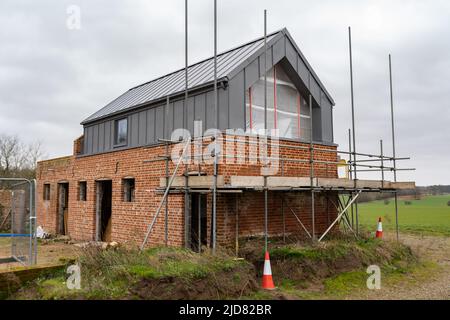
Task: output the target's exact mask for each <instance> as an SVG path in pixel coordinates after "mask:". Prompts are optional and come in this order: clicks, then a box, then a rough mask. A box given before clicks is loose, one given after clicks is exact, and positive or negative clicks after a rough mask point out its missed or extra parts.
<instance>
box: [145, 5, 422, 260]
mask: <svg viewBox="0 0 450 320" xmlns="http://www.w3.org/2000/svg"><path fill="white" fill-rule="evenodd" d="M216 11H217V5H216V1H214V113H215V121H216V128H218V126H217V124H218V109H217V61H216V59H217V12H216ZM185 35H186V38H185V41H186V46H185V50H186V52H185V57H186V74H185V80H186V87H185V97H186V98H187V91H188V72H187V70H188V68H187V66H188V65H187V62H188V60H187V50H188V47H187V1H186V33H185ZM348 40H349V59H350V90H351V114H352V116H351V124H352V128H351V129H348V142H349V145H348V150H338V149H334V148H326V147H324V146H320V147H318V144H316V143H314V141H313V124H312V119H313V113H312V107H313V102H312V96H311V95H309V109H310V122H311V123H310V140H309V143H308V144H307V145H299V144H297V145H292V144H289V143H287V142H283V144H280V145H279V147H282V148H292V149H295V150H296V151H298V154H302V155H305V156H306V157H307V158H305V159H298V158H290V157H277V158H274V157H269V156H268V155H267V150H268V148H267V141H268V137H267V129H268V126H267V12H266V10H264V48H265V50H264V57H265V58H264V63H265V65H264V70H265V72H264V83H265V92H264V129H265V133H266V137H265V141H266V146H265V150H266V153H265V155H263V157H262V158H261V157H257V160H258V159H259V160H261V159H262V160H263V163H267V161H271V160H276V161H279V163H280V166H281V176H278V175H277V176H270V175H267V174H264V175H260V176H230V177H229V178H230V181H229V182H227V183H226V182H225V179H224V177H223V176H220V175H219V165H220V164H219V159H222V160H223V159H225V158H228V157H234V158H240V157H245V155H244V156H242V155H235V154H233V155H228V154H227V153H224V152H223V148H218V142H221V143H222V144H223V143H224V142H225V143H227V142H232V143H245V144H247V145H248V144H252V143H259V141H257V142H255V141H252V139H250V137H251V136H252V134H251V133H247V134H246V135H244V136H243V138H244V139H242V138H240V139H229V138H228V137H227V136H223V135H222V136H218V135H217V133H214V135H213V136H202V137H194V138H190V137H189V138H186V137H185V139H183V140H182V141H181V142H180V141H172V140H167V139H159V141H160V142H161V143H163V144H165V155H161V156H160V157H159V158H156V159H149V160H146V161H144V163H150V162H154V161H165V162H166V163H165V177H164V178H161V182H160V188H159V191H160V192H163V198H162V199H161V202H160V205H159V206H158V209H157V211H156V213H155V215H154V216H153V219H152V221H151V223H150V224H149V226H148V229H147V232H146V235H145V239H144V241H143V243H142V245H141V249H143V248H144V247H145V245H146V243H147V241H148V238H149V236H150V234H151V232H152V229H153V226H154V224H155V221H156V219H157V218H158V215H159V213H160V211H161V208H162V206H163V205H164V204H165V205H166V206H165V224H164V226H165V243H166V245H167V243H168V242H167V238H168V236H167V235H168V222H167V221H168V215H169V212H168V206H167V204H168V198H169V194H170V193H171V192H180V193H181V192H182V193H184V195H185V205H184V210H185V212H184V217H185V228H186V230H187V228H188V226H189V207H190V206H189V203H188V201H189V194H192V193H211V194H212V206H211V228H210V231H211V234H210V244H209V245H210V248H211V250H212V252H214V251H215V248H216V232H217V230H216V219H217V215H216V210H217V206H216V203H217V194H218V193H236V194H239V193H242V192H244V191H249V190H254V191H263V192H264V239H265V240H264V247H265V250H267V243H268V240H267V239H268V192H269V191H283V192H289V191H308V192H310V196H311V221H312V230H310V231H309V230H307V228H306V227H305V225H304V224H303V223H302V221H301V219H300V218H299V217H298V215H296V214H295V212H294V210H293V209H292V208H290V207H289V206H288V209H289V212H290V213H292V214H293V215H294V216H295V218H296V220H297V222H298V223H299V225H300V226H301V228H302V230H303V231H305V233H306V234H307V235H308V237H309V238H310V239H311V240H312V241H322V240H323V239H324V238H325V237H326V236H327V234H329V232H330V231H331V230H332V229H333V227H334V226H335V225H336V224H338V223H343V224H344V225H345V226H346V228H348V229H349V230H350V231H351V232H352V234H354V235H355V236H356V237H358V236H359V212H358V202H357V199H358V197H359V196H360V195H361V193H363V192H389V193H392V194H393V195H394V200H395V201H394V206H395V207H394V209H395V225H396V237H397V240H398V239H399V227H398V224H399V220H398V206H397V191H398V190H401V189H411V188H414V187H415V184H414V182H397V171H410V170H415V169H414V168H398V167H397V161H400V160H408V159H410V158H409V157H396V152H395V126H394V102H393V89H392V66H391V55H389V88H390V109H391V128H392V147H393V150H392V155H391V156H387V155H385V152H384V150H383V141H382V140H380V153H379V154H370V153H361V152H357V150H356V132H355V103H354V88H353V61H352V39H351V28H350V27H349V28H348ZM167 103H169V98H167ZM186 118H187V117H185V119H186ZM259 139H261V138H259ZM211 141H212V142H213V145H214V148H213V151H212V154H211V156H212V157H213V163H212V173H211V174H210V175H207V174H206V175H205V173H202V172H201V165H200V164H199V165H198V171H197V172H194V173H193V174H190V172H189V170H188V165H186V166H185V171H184V174H183V176H177V171H178V168H179V166H180V164H181V163H182V161H183V160H190V159H192V158H200V157H203V154H195V152H194V155H193V156H189V157H187V156H186V152H187V151H188V150H189V151H190V149H191V148H192V147H194V146H193V144H197V147H198V143H200V144H201V145H202V146H203V144H204V143H208V142H211ZM282 141H285V140H282ZM297 142H298V141H297ZM177 143H184V146H183V148H182V153H181V155H180V157H179V159H178V162H177V164H176V166H175V169H174V171H173V173H172V174H171V175H170V174H169V161H170V160H171V158H170V155H169V149H170V148H169V146H170V145H171V144H177ZM202 149H203V148H202ZM194 150H195V147H194ZM315 151H318V152H321V153H330V154H332V155H334V157H335V158H336V160H335V161H327V160H320V159H317V157H315ZM340 156H344V157H348V160H347V162H346V163H345V164H343V163H342V161H339V160H340ZM249 157H250V155H249ZM290 162H294V163H304V164H308V165H309V176H298V177H292V176H285V175H284V171H285V169H284V167H285V165H286V164H287V163H290ZM387 162H390V163H391V165H386V163H387ZM199 163H200V161H199ZM225 165H228V164H225ZM317 165H326V167H327V173H328V166H331V167H332V168H336V170H334V169H333V173H337V167H338V166H342V165H345V166H347V172H348V177H346V178H344V179H340V178H335V177H332V178H329V177H328V176H327V177H319V176H318V175H317V174H316V172H315V168H316V166H317ZM363 172H380V180H362V179H358V173H363ZM386 172H391V173H393V177H394V181H387V180H385V173H386ZM329 191H334V192H337V193H338V197H337V199H338V203H333V204H334V206H335V207H336V209H337V211H338V214H337V217H336V218H335V219H334V220H333V221H332V222H330V223H329V225H328V228H327V229H326V230H325V232H323V233H322V234H320V235H317V232H316V230H315V206H314V201H315V194H317V193H325V194H326V195H327V192H329ZM339 195H346V196H347V197H346V200H345V199H341V198H340V197H339ZM327 199H328V195H327ZM327 201H328V200H327ZM285 205H286V201H284V196H283V199H282V208H281V210H282V215H283V238H284V237H285V222H284V217H285V213H284V209H285V208H284V206H285ZM235 206H236V254H237V252H238V236H239V235H238V231H237V230H238V229H239V219H238V217H239V197H238V196H236V205H235ZM349 211H350V212H351V213H350V214H349ZM350 215H351V216H350ZM186 234H187V232H185V244H186V246H187V247H188V246H189V239H188V236H187V235H186ZM317 236H319V237H317ZM199 250H201V248H200V246H199Z"/></svg>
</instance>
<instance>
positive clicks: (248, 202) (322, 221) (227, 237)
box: [217, 191, 337, 245]
mask: <svg viewBox="0 0 450 320" xmlns="http://www.w3.org/2000/svg"><path fill="white" fill-rule="evenodd" d="M327 195H328V198H329V199H333V201H334V198H335V197H336V196H337V195H336V193H334V192H329V193H328V194H327ZM236 197H238V202H237V207H238V214H239V217H238V222H239V223H238V229H239V235H240V236H241V237H242V236H257V235H263V234H264V192H245V193H242V194H221V195H220V196H219V199H218V206H217V207H218V214H217V216H218V221H217V225H218V227H217V229H218V232H217V238H218V241H219V242H220V243H221V244H228V245H229V244H234V241H235V236H236ZM283 197H284V209H282V198H283ZM329 199H328V200H327V196H326V195H325V193H316V194H315V199H314V208H315V232H316V235H317V236H319V235H320V234H322V233H323V232H324V231H325V230H326V228H327V227H328V226H329V225H330V223H331V222H333V220H334V219H335V218H336V216H337V212H336V208H335V206H334V205H333V203H332V202H331V200H329ZM289 207H290V208H291V209H292V210H293V211H294V212H295V214H296V215H297V217H298V218H299V219H300V220H301V222H302V223H303V225H304V226H305V227H306V229H307V230H308V232H309V233H310V234H312V216H311V192H309V191H304V192H301V191H296V192H288V193H286V192H275V191H269V192H268V210H267V211H268V214H267V216H268V233H269V236H281V235H282V234H283V211H284V221H285V232H286V234H287V235H295V236H296V237H299V238H303V237H304V238H306V237H308V236H307V234H306V232H305V231H304V230H303V228H302V227H301V225H300V224H299V223H298V221H297V219H296V218H295V216H294V215H293V214H292V212H291V211H290V209H289ZM327 207H328V209H327Z"/></svg>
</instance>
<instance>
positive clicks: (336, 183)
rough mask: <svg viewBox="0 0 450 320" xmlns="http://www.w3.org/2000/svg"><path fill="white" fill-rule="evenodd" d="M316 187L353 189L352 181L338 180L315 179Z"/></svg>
mask: <svg viewBox="0 0 450 320" xmlns="http://www.w3.org/2000/svg"><path fill="white" fill-rule="evenodd" d="M317 186H318V187H325V188H353V186H354V184H353V180H350V179H339V178H317Z"/></svg>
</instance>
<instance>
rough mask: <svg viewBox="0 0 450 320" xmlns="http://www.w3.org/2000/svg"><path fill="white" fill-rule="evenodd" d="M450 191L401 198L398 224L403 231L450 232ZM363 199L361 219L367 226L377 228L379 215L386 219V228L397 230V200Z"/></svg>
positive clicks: (442, 233)
mask: <svg viewBox="0 0 450 320" xmlns="http://www.w3.org/2000/svg"><path fill="white" fill-rule="evenodd" d="M449 200H450V195H438V196H427V197H425V198H423V199H422V200H409V201H411V204H410V205H406V204H405V200H401V199H399V201H398V216H399V218H398V219H399V228H400V231H402V232H411V233H423V234H431V235H445V236H450V207H449V206H447V202H448V201H449ZM389 201H390V202H389V204H387V205H386V204H384V200H379V201H372V202H366V203H360V204H359V205H358V209H359V221H360V223H361V224H362V225H363V226H365V227H366V228H367V229H368V230H373V231H375V230H376V227H377V221H378V217H382V219H383V230H395V210H394V200H393V199H389Z"/></svg>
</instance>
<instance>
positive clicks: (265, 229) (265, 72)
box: [264, 10, 268, 251]
mask: <svg viewBox="0 0 450 320" xmlns="http://www.w3.org/2000/svg"><path fill="white" fill-rule="evenodd" d="M267 129H268V128H267V10H264V135H266V136H267ZM265 143H266V146H265V150H266V153H267V138H266V141H265ZM264 157H265V158H266V159H264V164H265V165H266V160H267V154H265V155H264ZM267 198H268V194H267V176H265V175H264V251H267V248H268V212H267V202H268V199H267Z"/></svg>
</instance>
